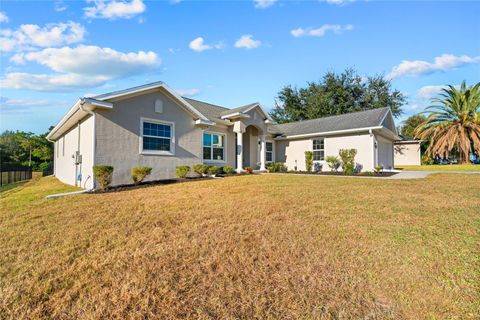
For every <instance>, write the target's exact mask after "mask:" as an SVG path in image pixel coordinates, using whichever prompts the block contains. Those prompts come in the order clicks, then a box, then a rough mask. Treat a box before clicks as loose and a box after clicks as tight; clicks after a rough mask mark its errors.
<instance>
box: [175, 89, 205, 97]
mask: <svg viewBox="0 0 480 320" xmlns="http://www.w3.org/2000/svg"><path fill="white" fill-rule="evenodd" d="M175 92H176V93H178V94H179V95H181V96H184V97H193V96H196V95H197V94H199V93H200V89H197V88H193V89H183V90H182V89H179V90H175Z"/></svg>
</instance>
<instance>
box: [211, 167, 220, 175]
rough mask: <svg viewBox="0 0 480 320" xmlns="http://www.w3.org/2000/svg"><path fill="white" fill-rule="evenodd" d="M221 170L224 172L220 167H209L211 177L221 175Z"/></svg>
mask: <svg viewBox="0 0 480 320" xmlns="http://www.w3.org/2000/svg"><path fill="white" fill-rule="evenodd" d="M221 170H222V168H220V167H217V166H211V167H208V174H209V175H214V174H217V173H220V172H221Z"/></svg>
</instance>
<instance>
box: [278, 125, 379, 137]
mask: <svg viewBox="0 0 480 320" xmlns="http://www.w3.org/2000/svg"><path fill="white" fill-rule="evenodd" d="M382 128H383V126H377V127H366V128H357V129H346V130H335V131H325V132H314V133H306V134H297V135H292V136H285V137H278V138H275V140H287V139H296V138H309V137H316V136H321V135H334V134H339V133H355V132H363V131H369V130H377V129H382Z"/></svg>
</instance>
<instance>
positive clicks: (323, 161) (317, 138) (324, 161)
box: [311, 137, 326, 163]
mask: <svg viewBox="0 0 480 320" xmlns="http://www.w3.org/2000/svg"><path fill="white" fill-rule="evenodd" d="M320 139H323V149H318V150H314V149H313V140H320ZM325 141H326V139H325V137H315V138H312V140H311V142H312V152H315V151H322V150H323V160H313V162H317V163H326V160H325V158H326V156H325ZM313 158H314V159H315V154H314V156H313Z"/></svg>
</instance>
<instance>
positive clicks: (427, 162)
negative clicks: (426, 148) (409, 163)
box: [422, 154, 433, 165]
mask: <svg viewBox="0 0 480 320" xmlns="http://www.w3.org/2000/svg"><path fill="white" fill-rule="evenodd" d="M422 164H423V165H431V164H433V159H432V157H430V156H429V155H427V154H424V155H423V156H422Z"/></svg>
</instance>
